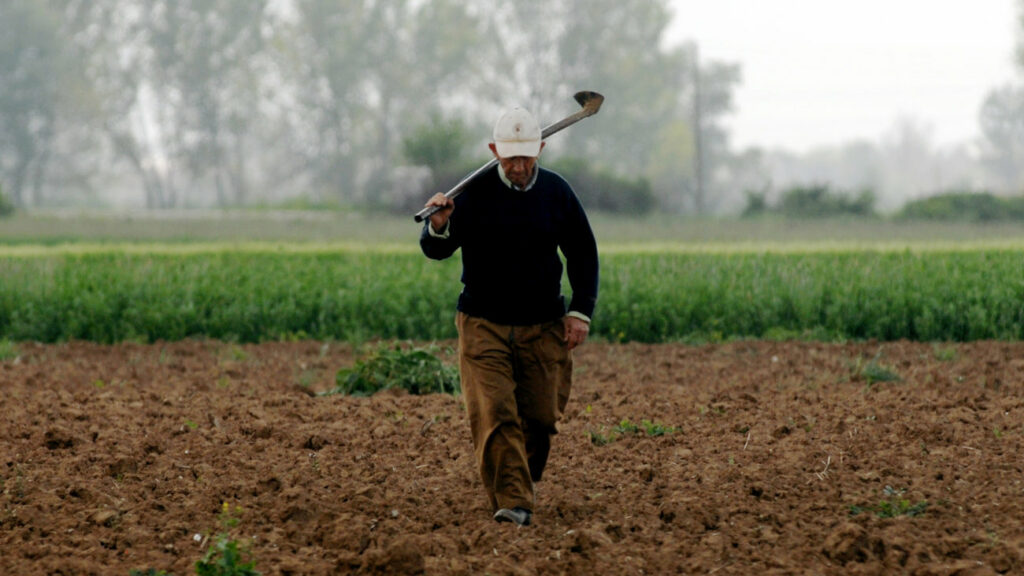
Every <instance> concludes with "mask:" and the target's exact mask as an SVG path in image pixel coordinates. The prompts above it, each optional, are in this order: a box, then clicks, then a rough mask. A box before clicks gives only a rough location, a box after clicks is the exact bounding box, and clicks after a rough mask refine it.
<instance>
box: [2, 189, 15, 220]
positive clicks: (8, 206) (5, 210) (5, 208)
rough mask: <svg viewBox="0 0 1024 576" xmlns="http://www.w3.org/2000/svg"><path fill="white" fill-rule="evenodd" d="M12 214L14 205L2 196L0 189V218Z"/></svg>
mask: <svg viewBox="0 0 1024 576" xmlns="http://www.w3.org/2000/svg"><path fill="white" fill-rule="evenodd" d="M11 214H14V203H13V202H11V201H10V200H9V199H8V198H7V196H5V195H4V190H3V188H0V218H3V217H5V216H10V215H11Z"/></svg>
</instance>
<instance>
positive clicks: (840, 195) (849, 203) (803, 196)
mask: <svg viewBox="0 0 1024 576" xmlns="http://www.w3.org/2000/svg"><path fill="white" fill-rule="evenodd" d="M745 195H746V200H747V204H746V206H745V207H744V209H743V214H742V215H743V217H745V218H750V217H756V216H761V215H764V214H777V215H780V216H785V217H789V218H835V217H846V216H853V217H875V216H876V215H877V214H876V212H875V201H876V198H875V193H874V192H873V191H871V190H869V189H864V190H861V191H860V192H857V193H852V192H841V191H833V190H831V189H830V188H829V186H828V185H827V184H811V185H806V186H794V187H792V188H788V189H786V190H783V191H782V195H781V196H780V198H779V201H778V203H777V204H776V205H774V206H772V205H770V204H769V203H768V200H767V196H768V194H767V191H764V190H748V191H746V192H745Z"/></svg>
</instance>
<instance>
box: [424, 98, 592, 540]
mask: <svg viewBox="0 0 1024 576" xmlns="http://www.w3.org/2000/svg"><path fill="white" fill-rule="evenodd" d="M489 146H490V149H491V152H492V153H493V154H494V156H495V157H497V159H498V164H497V165H496V166H495V167H494V168H493V169H491V170H488V171H487V172H485V173H483V174H481V175H480V176H479V177H477V178H476V179H474V180H473V182H472V183H471V184H470V185H469V187H468V188H467V189H466V190H465V192H464V193H463V194H461V195H460V196H458V197H457V198H456V199H455V200H452V199H450V198H446V197H445V196H444V195H443V194H436V195H434V196H433V197H432V198H431V199H430V200H429V201H427V204H426V205H427V206H438V207H440V210H438V211H437V212H436V213H434V214H433V215H431V216H430V219H429V220H428V221H427V222H426V223H425V224H424V227H423V233H422V234H421V236H420V246H421V248H422V249H423V253H424V254H426V255H427V257H429V258H433V259H437V260H441V259H444V258H447V257H449V256H451V255H452V254H453V253H454V252H455V251H456V250H457V249H458V248H462V283H463V285H464V286H463V289H462V293H461V294H460V295H459V300H458V305H457V310H458V311H457V313H456V326H457V327H458V332H459V371H460V374H461V383H462V393H463V396H464V399H465V403H466V410H467V412H468V414H469V423H470V431H471V434H472V437H473V446H474V448H475V455H476V461H477V464H478V465H479V468H480V476H481V479H482V480H483V484H484V489H485V490H486V492H487V496H488V498H489V499H490V503H491V507H492V509H493V510H494V519H495V520H497V521H498V522H512V523H514V524H515V525H518V526H527V525H529V524H530V522H531V519H532V516H533V510H534V483H535V482H538V481H540V479H541V476H542V474H543V472H544V467H545V465H546V464H547V460H548V453H549V450H550V447H551V437H552V435H553V434H555V433H556V431H557V430H556V427H555V423H556V422H557V421H558V419H559V418H560V417H561V415H562V412H563V411H564V410H565V406H566V403H567V402H568V400H569V390H570V388H571V385H572V353H571V351H572V349H573V348H575V347H576V346H578V345H580V344H581V343H582V342H583V341H584V340H585V339H586V337H587V334H588V333H589V331H590V318H591V316H592V315H593V312H594V305H595V303H596V301H597V284H598V257H597V243H596V242H595V240H594V234H593V232H592V231H591V229H590V223H589V221H588V220H587V215H586V213H585V212H584V210H583V207H582V205H580V202H579V200H578V199H577V198H576V194H575V193H574V192H573V190H572V188H571V187H570V186H569V184H568V183H567V182H566V181H565V180H564V179H562V177H561V176H559V175H558V174H555V173H554V172H551V171H549V170H545V169H543V168H540V166H538V163H537V158H538V157H539V156H540V152H541V150H542V149H543V148H544V142H542V141H541V130H540V128H539V126H538V124H537V121H536V120H535V119H534V118H533V116H532V115H531V114H530V113H529V112H527V111H526V110H524V109H522V108H513V109H511V110H509V111H507V112H505V113H504V114H502V116H501V117H500V118H499V119H498V121H497V123H496V124H495V126H494V133H493V142H491V143H490V145H489ZM559 249H561V251H562V254H563V255H564V256H565V262H566V270H567V274H568V277H569V284H570V286H571V288H572V298H571V302H570V304H569V306H568V308H566V305H565V299H564V297H563V296H562V293H561V287H562V260H561V259H560V258H559V254H558V251H559Z"/></svg>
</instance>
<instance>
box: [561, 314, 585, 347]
mask: <svg viewBox="0 0 1024 576" xmlns="http://www.w3.org/2000/svg"><path fill="white" fill-rule="evenodd" d="M562 322H563V323H564V324H565V343H566V344H567V345H568V346H569V350H572V349H573V348H575V347H577V346H579V345H580V344H583V341H584V340H586V339H587V334H589V333H590V324H588V323H587V322H585V321H584V320H581V319H579V318H577V317H575V316H566V317H565V318H564V319H563V320H562Z"/></svg>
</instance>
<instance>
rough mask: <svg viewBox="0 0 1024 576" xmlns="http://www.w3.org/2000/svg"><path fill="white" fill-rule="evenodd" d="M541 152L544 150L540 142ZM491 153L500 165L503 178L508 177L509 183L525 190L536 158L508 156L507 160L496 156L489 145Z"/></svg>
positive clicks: (542, 143)
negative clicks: (503, 173) (503, 172)
mask: <svg viewBox="0 0 1024 576" xmlns="http://www.w3.org/2000/svg"><path fill="white" fill-rule="evenodd" d="M540 147H541V150H543V149H544V142H541V145H540ZM491 152H493V153H494V157H495V158H497V159H498V162H499V163H500V164H501V169H502V170H504V171H505V176H506V177H508V180H509V182H511V183H513V184H515V185H516V186H518V187H520V188H525V187H526V185H527V184H529V183H530V177H531V176H533V169H534V168H535V167H536V166H537V157H536V156H510V157H508V158H502V157H501V156H498V151H497V149H496V148H495V147H494V144H493V143H492V144H491Z"/></svg>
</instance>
